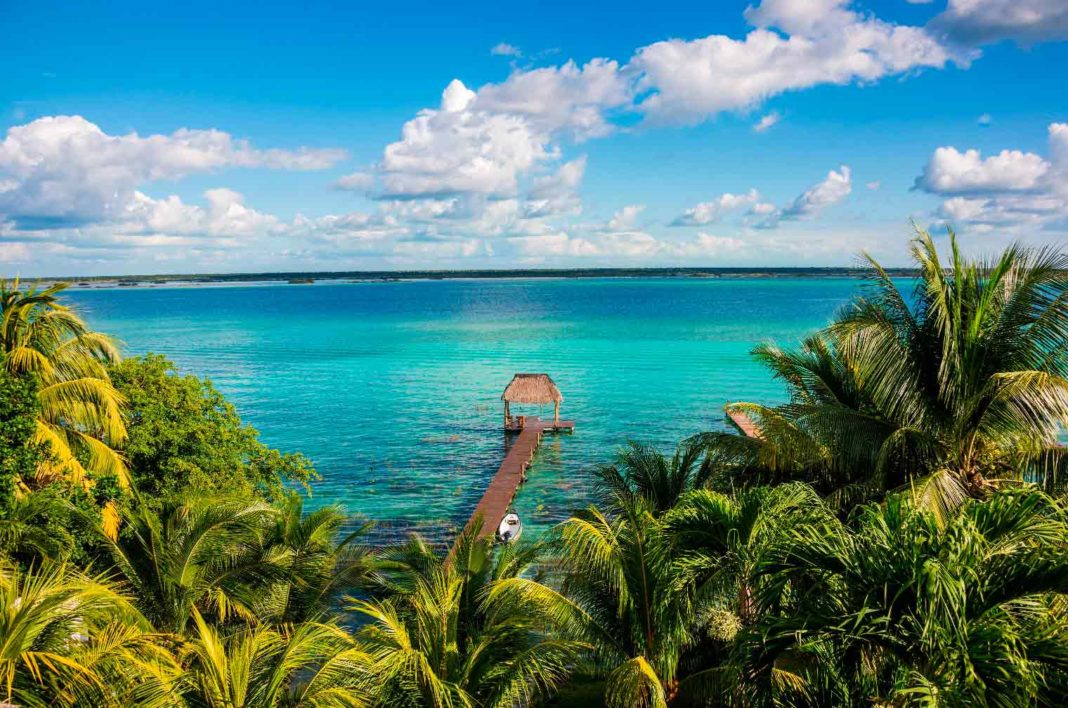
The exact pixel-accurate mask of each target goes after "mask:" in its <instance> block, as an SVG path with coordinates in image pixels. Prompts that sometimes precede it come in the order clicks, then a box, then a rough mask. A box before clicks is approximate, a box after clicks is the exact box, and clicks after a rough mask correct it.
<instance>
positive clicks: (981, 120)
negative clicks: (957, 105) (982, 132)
mask: <svg viewBox="0 0 1068 708" xmlns="http://www.w3.org/2000/svg"><path fill="white" fill-rule="evenodd" d="M975 122H976V123H978V124H979V125H980V126H982V127H984V128H986V127H987V126H989V125H990V124H991V123H993V122H994V118H993V116H991V115H990V114H989V113H984V114H983V115H981V116H979V117H978V118H977V119H976V121H975Z"/></svg>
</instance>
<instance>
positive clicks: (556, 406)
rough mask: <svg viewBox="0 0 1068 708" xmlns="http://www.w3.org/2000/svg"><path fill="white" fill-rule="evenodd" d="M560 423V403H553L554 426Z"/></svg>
mask: <svg viewBox="0 0 1068 708" xmlns="http://www.w3.org/2000/svg"><path fill="white" fill-rule="evenodd" d="M559 422H560V401H554V402H553V424H554V425H555V424H556V423H559Z"/></svg>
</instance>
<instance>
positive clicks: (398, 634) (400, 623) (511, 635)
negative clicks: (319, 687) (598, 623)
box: [350, 529, 581, 708]
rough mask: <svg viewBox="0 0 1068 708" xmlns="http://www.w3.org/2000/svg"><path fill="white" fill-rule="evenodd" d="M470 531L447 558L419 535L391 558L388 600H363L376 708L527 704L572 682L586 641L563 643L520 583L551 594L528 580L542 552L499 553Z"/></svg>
mask: <svg viewBox="0 0 1068 708" xmlns="http://www.w3.org/2000/svg"><path fill="white" fill-rule="evenodd" d="M477 531H478V529H472V530H469V531H467V532H465V534H464V535H462V536H461V537H460V538H459V539H458V540H457V545H456V548H455V550H454V552H453V554H452V555H451V556H450V557H449V558H448V559H446V560H442V559H440V558H439V557H437V556H436V555H435V554H434V553H433V551H432V549H430V548H429V547H428V546H427V545H426V544H425V543H424V542H423V541H422V540H421V539H419V538H414V539H413V540H412V541H411V542H410V543H409V544H407V545H406V546H405V547H404V548H402V549H398V550H396V551H395V552H394V553H393V554H392V558H387V560H386V561H385V566H386V567H388V568H390V573H391V574H392V576H393V577H392V578H391V579H388V580H387V582H386V584H385V585H384V586H383V587H384V588H385V589H386V592H387V594H386V596H385V597H382V598H377V599H371V600H353V601H352V603H351V606H350V608H351V609H352V610H353V611H355V612H357V613H358V614H359V615H362V617H363V618H364V619H365V620H367V621H368V623H367V624H366V625H365V626H364V627H363V628H362V629H361V630H360V631H359V632H358V634H357V640H358V642H359V643H360V645H361V647H362V649H363V651H364V652H365V653H366V656H367V659H366V662H365V664H364V668H363V671H364V672H365V674H366V679H365V684H364V691H365V692H366V695H367V697H368V700H369V702H370V704H371V705H374V706H434V707H435V708H440V707H443V706H501V707H502V708H503V707H506V706H507V707H510V706H516V705H527V704H529V703H530V702H531V701H532V700H533V699H534V698H535V697H537V696H544V695H546V694H549V693H551V692H552V691H553V690H554V689H555V688H556V687H557V686H559V685H560V684H561V683H562V682H563V681H564V680H565V679H566V677H567V674H568V666H569V665H570V664H571V663H572V662H573V661H574V660H575V658H576V656H577V653H578V651H579V650H580V648H581V645H580V644H579V643H578V642H575V641H573V640H570V639H566V638H554V637H553V636H552V634H551V632H552V630H553V625H552V622H551V621H550V619H551V618H547V617H545V616H542V615H541V614H539V612H538V611H537V610H538V606H537V605H536V603H533V602H531V601H530V600H529V595H528V594H523V593H516V592H514V591H512V586H511V584H513V583H522V585H523V586H524V587H526V588H530V587H537V588H539V589H542V590H545V591H546V592H551V591H549V590H548V588H545V587H544V586H542V585H540V583H538V582H537V580H535V579H533V578H529V577H524V576H525V574H526V573H528V571H529V570H530V568H531V564H532V563H533V562H534V560H535V559H536V557H537V555H538V553H539V549H538V548H537V547H524V548H517V547H515V546H513V545H508V546H503V547H501V548H500V549H499V550H496V551H495V550H494V548H493V545H492V541H491V540H490V539H487V538H478V537H477Z"/></svg>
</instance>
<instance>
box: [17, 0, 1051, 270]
mask: <svg viewBox="0 0 1068 708" xmlns="http://www.w3.org/2000/svg"><path fill="white" fill-rule="evenodd" d="M1066 39H1068V7H1066V6H1065V4H1064V2H1063V0H1011V1H1010V0H951V1H950V2H949V3H948V6H947V4H946V2H945V1H944V0H935V2H929V3H913V2H906V1H905V0H895V1H888V2H878V3H876V2H869V3H859V2H858V3H850V2H846V1H845V0H764V2H762V3H757V4H755V5H754V6H752V7H748V8H747V5H746V3H729V2H723V3H700V4H697V3H680V2H670V1H668V2H660V3H657V4H656V6H655V9H653V8H651V7H650V6H649V5H647V4H646V5H634V6H621V5H619V4H618V3H611V4H609V3H590V4H586V5H583V6H581V7H576V6H575V4H572V3H537V4H533V3H528V4H524V6H523V7H514V8H513V7H505V6H502V5H501V4H500V3H464V4H446V3H419V2H416V3H411V2H409V3H375V4H356V3H342V2H338V3H306V4H304V5H303V6H302V7H297V6H295V5H293V4H292V3H267V2H259V3H226V2H213V3H199V2H186V3H181V4H172V3H167V4H159V5H154V4H144V3H126V2H121V1H116V2H112V3H77V2H65V3H57V2H45V1H41V0H37V1H35V2H32V3H31V2H21V1H20V0H8V1H7V2H5V3H3V5H2V6H0V47H3V49H0V51H2V52H4V54H5V59H6V62H5V67H6V69H5V78H4V80H3V81H2V82H0V131H2V132H3V135H2V136H0V261H2V262H3V264H4V270H5V271H6V272H7V273H8V274H9V275H13V274H15V273H21V274H23V275H30V276H32V275H77V274H119V273H157V272H158V273H180V272H192V271H264V270H320V269H329V270H335V269H345V270H349V269H404V268H468V267H471V268H474V267H478V268H484V267H498V268H512V267H524V266H529V267H546V266H581V267H591V266H617V265H628V266H629V265H653V266H659V265H692V266H759V265H845V264H850V263H852V262H854V259H855V256H856V254H857V252H858V251H860V250H861V249H867V250H869V251H871V252H872V253H873V254H875V255H876V256H878V257H880V258H881V259H883V260H884V261H886V262H887V263H889V264H902V263H905V262H907V243H908V237H909V234H910V228H911V227H910V225H909V224H910V220H915V221H916V222H917V223H919V224H920V225H922V226H925V227H930V228H932V229H938V230H944V229H945V227H946V225H947V224H948V225H952V226H953V227H955V228H956V229H957V231H958V232H959V233H960V237H961V241H962V243H963V244H964V245H965V248H966V249H968V250H969V251H972V252H983V253H990V252H993V251H995V250H997V249H999V248H1000V247H1002V246H1003V245H1004V244H1006V243H1008V242H1010V241H1012V240H1022V241H1025V242H1028V243H1034V244H1045V243H1054V244H1064V243H1066V242H1068V184H1066V182H1068V90H1066V88H1065V87H1066V83H1065V80H1064V76H1063V73H1064V70H1063V67H1065V66H1068V43H1066V42H1065V40H1066Z"/></svg>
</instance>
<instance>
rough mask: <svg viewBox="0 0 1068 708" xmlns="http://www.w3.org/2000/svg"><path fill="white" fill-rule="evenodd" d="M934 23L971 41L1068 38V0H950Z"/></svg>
mask: <svg viewBox="0 0 1068 708" xmlns="http://www.w3.org/2000/svg"><path fill="white" fill-rule="evenodd" d="M931 27H932V28H933V29H934V30H936V31H940V32H944V33H945V34H946V35H947V36H948V37H949V38H950V39H952V40H954V41H956V42H960V43H962V44H970V45H977V44H987V43H990V42H997V41H1000V40H1003V39H1009V40H1012V41H1014V42H1016V43H1018V44H1023V45H1030V44H1035V43H1037V42H1046V41H1055V40H1062V39H1068V4H1065V2H1064V0H949V3H948V5H947V7H946V10H945V12H943V13H942V14H941V15H939V16H938V17H936V18H935V19H934V20H932V22H931Z"/></svg>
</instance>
